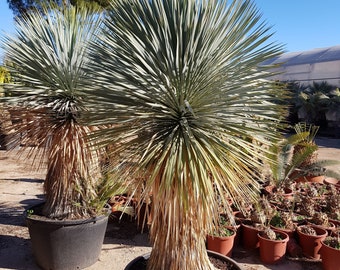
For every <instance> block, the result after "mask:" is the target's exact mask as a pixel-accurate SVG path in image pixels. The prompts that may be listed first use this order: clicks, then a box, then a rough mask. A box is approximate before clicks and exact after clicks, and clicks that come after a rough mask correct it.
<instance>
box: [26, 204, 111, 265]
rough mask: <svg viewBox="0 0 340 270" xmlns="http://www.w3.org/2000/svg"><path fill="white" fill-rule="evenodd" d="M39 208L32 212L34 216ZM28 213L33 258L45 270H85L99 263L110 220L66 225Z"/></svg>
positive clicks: (63, 222)
mask: <svg viewBox="0 0 340 270" xmlns="http://www.w3.org/2000/svg"><path fill="white" fill-rule="evenodd" d="M35 208H37V207H33V208H31V209H33V213H35V210H34V209H35ZM31 209H30V210H31ZM27 213H28V212H27V211H25V219H26V224H27V227H28V229H29V234H30V237H31V242H32V248H33V255H34V257H35V260H36V263H37V264H38V265H39V266H40V267H41V268H43V269H48V270H72V269H83V268H85V267H88V266H90V265H92V264H94V263H95V262H97V261H98V257H99V255H100V251H101V248H102V245H103V241H104V236H105V231H106V227H107V222H108V216H105V215H102V216H98V217H93V218H89V219H83V220H65V221H63V220H52V219H47V218H45V217H43V216H39V215H35V214H34V215H29V214H27Z"/></svg>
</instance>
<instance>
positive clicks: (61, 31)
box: [2, 6, 102, 219]
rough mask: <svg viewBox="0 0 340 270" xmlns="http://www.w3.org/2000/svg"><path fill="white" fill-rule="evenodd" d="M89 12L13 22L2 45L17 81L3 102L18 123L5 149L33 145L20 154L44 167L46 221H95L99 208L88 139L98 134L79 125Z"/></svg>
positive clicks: (96, 22)
mask: <svg viewBox="0 0 340 270" xmlns="http://www.w3.org/2000/svg"><path fill="white" fill-rule="evenodd" d="M94 11H95V10H90V9H85V8H81V7H77V8H75V7H64V8H62V9H60V8H59V9H51V6H45V7H44V10H43V12H42V13H39V12H32V13H31V14H30V15H29V16H23V17H22V18H18V21H17V25H16V30H17V33H16V36H8V37H6V38H4V40H3V44H2V46H3V48H4V49H5V51H6V58H7V61H8V62H9V63H11V67H12V68H11V74H12V75H13V77H15V81H16V84H14V85H12V86H13V87H12V88H11V89H9V90H10V91H11V93H12V94H11V95H10V96H9V97H8V98H4V99H3V100H2V101H3V102H4V103H5V105H6V106H7V107H8V108H9V109H10V110H11V112H12V113H13V112H14V113H15V115H17V116H18V118H19V121H17V122H16V124H15V125H14V126H11V127H10V129H11V130H12V131H13V130H14V132H12V137H11V143H10V144H11V145H12V146H15V147H16V146H19V145H22V144H23V143H26V144H30V145H31V146H33V147H31V148H29V150H27V149H26V150H27V151H23V152H24V153H26V154H28V156H30V157H33V158H34V162H35V164H37V165H38V166H41V165H43V164H45V162H46V163H47V165H46V166H47V175H46V179H45V181H44V191H45V193H46V203H45V205H44V209H43V214H44V215H45V216H47V217H49V218H57V219H63V218H72V219H74V218H83V217H89V216H92V215H93V214H94V213H93V212H94V211H95V210H96V209H95V207H94V206H93V204H92V202H94V201H95V200H97V201H98V198H97V190H96V189H97V188H96V187H97V186H98V181H99V180H100V171H99V170H98V168H99V167H98V161H99V158H100V151H99V150H95V151H94V150H93V149H91V148H90V145H89V142H88V138H87V135H88V133H89V132H91V131H93V130H94V129H95V128H94V127H88V126H86V125H83V124H81V123H80V121H79V119H80V118H81V117H82V113H83V111H85V110H86V108H85V107H84V106H83V101H84V95H83V87H84V84H83V82H84V81H86V80H87V78H88V75H87V74H86V72H85V70H84V68H83V67H84V66H85V64H86V63H88V61H89V59H88V57H87V56H88V54H87V52H88V47H89V44H90V42H91V41H93V39H94V38H95V37H96V33H97V31H98V30H99V29H100V24H101V20H102V18H101V16H100V15H99V14H98V13H96V12H94ZM22 149H23V150H25V148H22Z"/></svg>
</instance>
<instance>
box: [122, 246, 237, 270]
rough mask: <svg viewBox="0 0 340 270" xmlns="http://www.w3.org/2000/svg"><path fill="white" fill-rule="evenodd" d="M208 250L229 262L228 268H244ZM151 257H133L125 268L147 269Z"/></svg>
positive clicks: (147, 255) (211, 255)
mask: <svg viewBox="0 0 340 270" xmlns="http://www.w3.org/2000/svg"><path fill="white" fill-rule="evenodd" d="M207 252H208V256H209V257H213V258H216V259H219V260H222V261H225V262H227V264H228V268H226V269H230V270H243V269H242V267H241V266H240V265H239V264H238V263H237V262H236V261H234V260H233V259H231V258H229V257H227V256H224V255H222V254H220V253H217V252H214V251H210V250H207ZM149 258H150V253H147V254H145V255H143V256H139V257H137V258H135V259H133V260H132V261H131V262H130V263H129V264H128V265H127V266H126V267H125V268H124V270H145V269H146V264H147V261H148V259H149Z"/></svg>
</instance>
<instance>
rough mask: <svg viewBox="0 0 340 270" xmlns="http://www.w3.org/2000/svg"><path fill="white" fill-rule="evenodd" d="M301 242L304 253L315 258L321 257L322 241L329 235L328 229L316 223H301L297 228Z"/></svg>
mask: <svg viewBox="0 0 340 270" xmlns="http://www.w3.org/2000/svg"><path fill="white" fill-rule="evenodd" d="M297 233H298V236H299V243H300V245H301V247H302V252H303V255H304V256H306V257H307V258H312V259H315V260H318V259H320V253H319V251H320V248H321V241H322V240H324V239H325V238H326V236H327V231H326V230H325V229H323V228H320V227H317V226H314V225H301V226H299V227H298V228H297Z"/></svg>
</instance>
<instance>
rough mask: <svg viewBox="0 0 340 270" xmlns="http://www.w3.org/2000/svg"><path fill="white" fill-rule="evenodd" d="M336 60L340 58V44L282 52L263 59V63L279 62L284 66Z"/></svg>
mask: <svg viewBox="0 0 340 270" xmlns="http://www.w3.org/2000/svg"><path fill="white" fill-rule="evenodd" d="M337 60H340V45H338V46H332V47H327V48H319V49H313V50H309V51H302V52H290V53H284V54H282V55H281V56H279V57H275V58H273V59H270V60H268V61H265V62H264V63H263V64H265V65H270V64H278V63H281V64H283V65H284V66H293V65H302V64H313V63H320V62H330V61H337Z"/></svg>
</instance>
